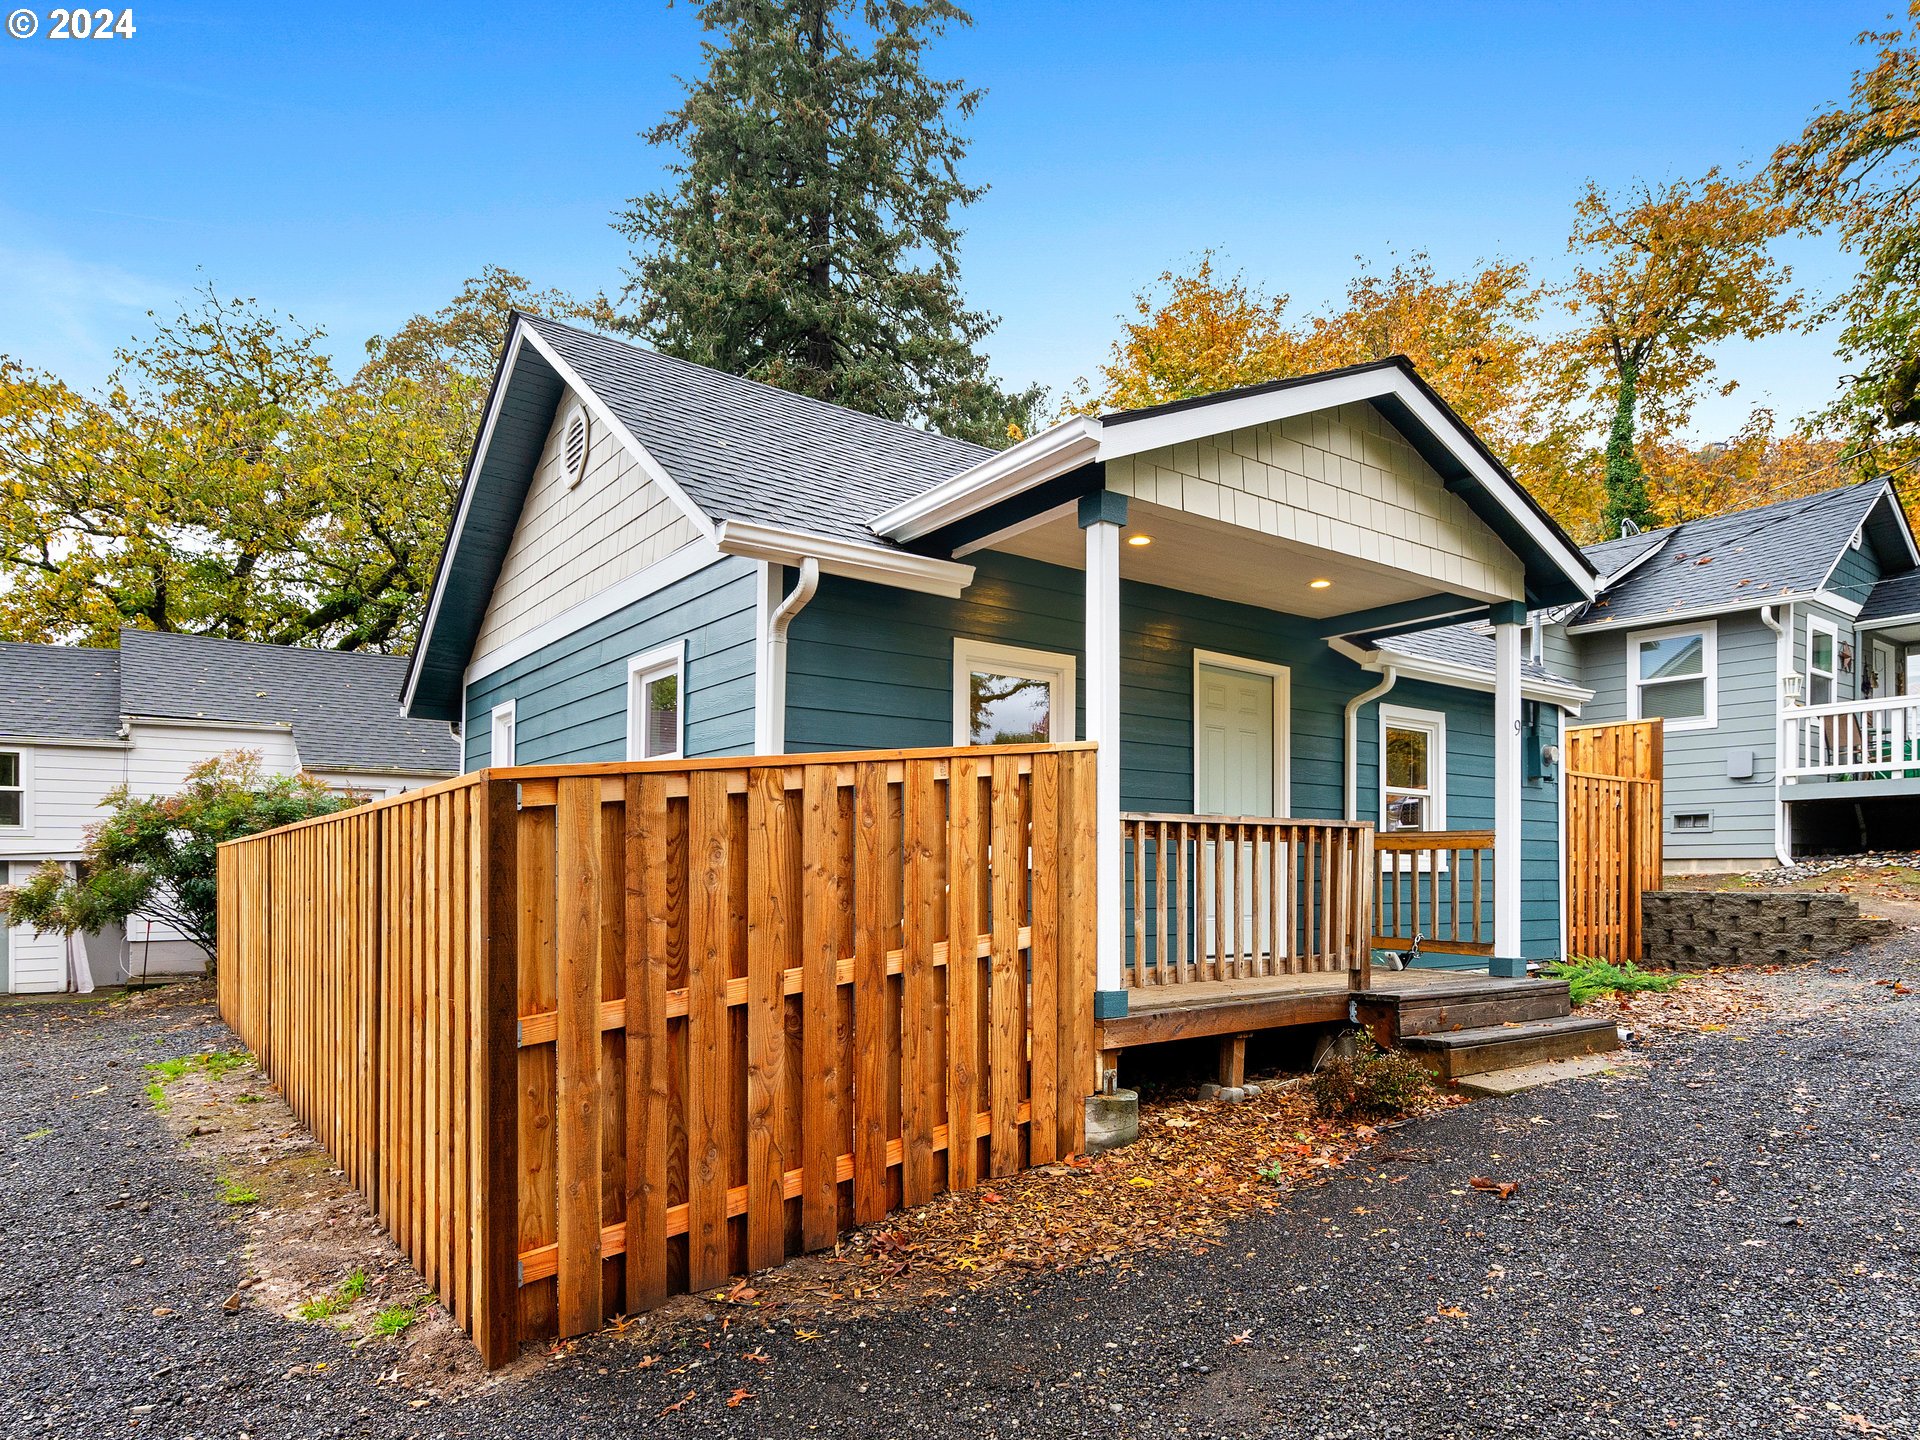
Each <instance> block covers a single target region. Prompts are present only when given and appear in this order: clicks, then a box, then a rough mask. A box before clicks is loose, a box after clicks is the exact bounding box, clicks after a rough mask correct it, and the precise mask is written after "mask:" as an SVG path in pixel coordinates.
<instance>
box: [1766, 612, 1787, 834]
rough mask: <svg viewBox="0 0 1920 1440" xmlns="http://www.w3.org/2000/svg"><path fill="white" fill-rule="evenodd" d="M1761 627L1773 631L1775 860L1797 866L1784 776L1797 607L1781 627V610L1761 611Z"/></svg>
mask: <svg viewBox="0 0 1920 1440" xmlns="http://www.w3.org/2000/svg"><path fill="white" fill-rule="evenodd" d="M1760 623H1761V624H1762V625H1764V626H1766V627H1767V628H1768V629H1769V630H1771V631H1773V670H1774V675H1773V858H1774V859H1776V860H1778V861H1779V862H1780V863H1781V864H1782V865H1791V864H1793V836H1792V835H1791V833H1790V832H1789V831H1788V829H1787V803H1786V793H1785V783H1784V782H1783V781H1782V780H1781V778H1780V772H1781V770H1782V768H1783V767H1784V766H1785V765H1786V761H1787V755H1786V750H1787V734H1786V727H1787V717H1786V705H1785V698H1786V696H1785V690H1784V686H1783V685H1782V683H1781V682H1782V681H1784V680H1785V678H1786V676H1787V674H1788V673H1789V672H1790V671H1791V670H1792V668H1793V631H1792V624H1793V607H1792V606H1791V605H1789V606H1787V623H1786V624H1785V625H1782V624H1781V623H1780V613H1779V607H1778V606H1775V605H1763V606H1761V607H1760Z"/></svg>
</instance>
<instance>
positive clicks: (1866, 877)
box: [1660, 854, 1920, 914]
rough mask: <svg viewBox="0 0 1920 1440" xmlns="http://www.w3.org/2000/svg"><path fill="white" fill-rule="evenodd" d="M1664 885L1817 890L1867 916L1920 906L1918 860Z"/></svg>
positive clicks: (1886, 859) (1787, 869) (1861, 860)
mask: <svg viewBox="0 0 1920 1440" xmlns="http://www.w3.org/2000/svg"><path fill="white" fill-rule="evenodd" d="M1660 883H1661V888H1662V889H1666V890H1693V891H1700V890H1706V891H1723V890H1733V891H1739V890H1813V891H1819V892H1822V893H1825V894H1837V895H1852V896H1854V897H1855V898H1857V899H1858V900H1860V901H1861V902H1862V905H1861V908H1862V909H1863V910H1867V911H1868V912H1869V913H1873V914H1880V913H1891V912H1883V911H1881V910H1880V909H1879V908H1878V907H1877V906H1869V905H1867V904H1866V902H1867V901H1869V900H1872V901H1887V900H1891V901H1905V902H1907V903H1908V904H1910V905H1917V906H1920V856H1914V855H1905V854H1901V855H1848V856H1834V857H1830V858H1827V859H1816V860H1807V861H1804V862H1803V863H1801V864H1798V865H1790V866H1784V867H1782V866H1777V865H1776V866H1773V867H1771V868H1768V869H1765V870H1752V871H1747V872H1744V873H1740V874H1732V875H1668V876H1666V877H1665V878H1664V879H1662V881H1661V882H1660Z"/></svg>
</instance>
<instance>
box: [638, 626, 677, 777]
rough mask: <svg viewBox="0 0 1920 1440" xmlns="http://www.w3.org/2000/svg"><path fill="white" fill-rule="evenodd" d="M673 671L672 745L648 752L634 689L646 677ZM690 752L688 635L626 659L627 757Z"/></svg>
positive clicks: (667, 757) (670, 756)
mask: <svg viewBox="0 0 1920 1440" xmlns="http://www.w3.org/2000/svg"><path fill="white" fill-rule="evenodd" d="M668 673H671V674H672V675H673V678H674V700H673V749H672V751H671V752H668V753H663V754H659V755H648V754H646V753H645V752H646V737H645V735H644V734H643V733H642V726H641V712H640V710H639V709H637V708H636V707H635V705H634V700H635V698H636V697H635V694H634V692H635V691H636V690H638V689H640V688H642V686H643V685H644V683H645V682H646V681H649V680H654V679H657V678H659V677H660V676H662V675H665V674H668ZM686 753H687V638H686V636H684V635H683V636H681V637H680V638H679V639H678V640H672V641H669V642H668V643H667V644H665V645H657V646H655V647H654V648H653V649H651V650H648V651H645V652H644V653H642V654H639V655H635V656H632V657H631V658H630V659H628V661H627V759H629V760H678V759H679V758H680V757H681V756H683V755H685V754H686Z"/></svg>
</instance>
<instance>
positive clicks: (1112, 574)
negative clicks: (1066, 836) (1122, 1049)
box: [1080, 490, 1127, 1020]
mask: <svg viewBox="0 0 1920 1440" xmlns="http://www.w3.org/2000/svg"><path fill="white" fill-rule="evenodd" d="M1126 523H1127V497H1126V496H1124V495H1121V494H1118V493H1117V492H1115V491H1112V490H1096V491H1094V492H1093V493H1092V494H1091V495H1085V496H1082V497H1081V500H1080V528H1081V529H1082V530H1084V531H1085V532H1086V538H1087V596H1086V603H1087V616H1086V619H1087V739H1089V740H1092V741H1094V742H1095V743H1097V744H1098V745H1099V747H1100V748H1099V751H1098V753H1097V754H1096V755H1095V757H1094V806H1095V812H1096V822H1095V827H1094V837H1095V838H1094V854H1095V862H1094V888H1095V897H1096V898H1095V904H1096V906H1097V909H1096V912H1095V913H1096V915H1097V917H1098V918H1097V920H1096V922H1095V927H1094V985H1095V993H1094V1016H1095V1018H1096V1019H1102V1020H1107V1019H1116V1018H1118V1017H1119V1016H1122V1015H1125V1014H1126V1013H1127V992H1126V991H1125V990H1124V989H1123V988H1122V975H1121V965H1122V957H1121V949H1122V946H1123V945H1124V943H1125V931H1124V927H1123V924H1122V910H1123V908H1124V901H1125V898H1126V891H1125V887H1124V885H1123V884H1122V880H1121V874H1120V869H1121V866H1120V858H1121V857H1120V851H1121V837H1120V531H1121V529H1122V528H1123V527H1124V526H1125V525H1126Z"/></svg>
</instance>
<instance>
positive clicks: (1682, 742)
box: [1575, 612, 1805, 861]
mask: <svg viewBox="0 0 1920 1440" xmlns="http://www.w3.org/2000/svg"><path fill="white" fill-rule="evenodd" d="M1800 624H1801V628H1802V629H1803V630H1804V628H1805V622H1804V621H1801V622H1800ZM1641 628H1643V629H1664V628H1666V627H1665V625H1664V624H1663V625H1657V626H1645V627H1641ZM1716 628H1717V631H1718V637H1717V639H1716V641H1715V648H1716V652H1717V656H1718V661H1717V669H1718V674H1719V693H1718V697H1717V699H1718V706H1719V710H1718V723H1717V724H1716V725H1715V726H1714V728H1713V729H1711V730H1674V729H1671V728H1669V729H1668V730H1667V732H1666V795H1665V806H1664V808H1665V812H1666V813H1665V815H1664V816H1663V817H1662V821H1661V824H1662V832H1663V835H1664V837H1665V847H1666V857H1667V859H1668V860H1669V861H1673V860H1681V861H1685V860H1719V859H1749V860H1768V859H1771V858H1772V856H1773V848H1774V847H1773V803H1774V787H1773V766H1774V727H1775V726H1776V724H1777V723H1778V720H1777V716H1778V713H1779V712H1778V709H1777V706H1776V702H1775V693H1776V684H1777V682H1776V678H1775V677H1776V674H1777V671H1778V660H1777V656H1778V651H1777V649H1776V647H1777V645H1778V641H1777V640H1776V639H1775V638H1774V633H1773V631H1771V630H1769V629H1768V628H1767V627H1766V626H1765V625H1764V624H1762V623H1761V620H1760V617H1759V614H1758V613H1757V612H1747V613H1745V614H1735V615H1722V616H1720V617H1719V619H1718V623H1717V627H1716ZM1632 633H1633V632H1631V631H1622V632H1621V633H1619V634H1611V633H1609V634H1605V635H1589V636H1576V637H1575V643H1576V645H1577V646H1578V647H1579V655H1580V667H1579V670H1578V672H1577V673H1578V675H1579V677H1580V683H1581V684H1582V685H1585V686H1587V687H1588V688H1589V689H1591V690H1592V691H1593V692H1594V695H1593V700H1592V702H1591V703H1590V704H1589V705H1587V706H1586V707H1585V709H1584V710H1583V711H1582V712H1581V715H1580V723H1581V724H1583V725H1608V724H1612V723H1614V722H1616V721H1621V720H1625V719H1627V718H1628V698H1627V645H1628V639H1629V636H1630V635H1631V634H1632ZM1734 749H1750V750H1752V751H1753V775H1754V778H1753V779H1751V780H1730V779H1728V778H1727V752H1728V751H1729V750H1734ZM1702 810H1706V811H1711V812H1712V814H1713V828H1712V829H1711V830H1709V831H1686V830H1680V831H1676V830H1675V829H1674V828H1673V817H1674V815H1675V814H1676V813H1681V812H1696V811H1702Z"/></svg>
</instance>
